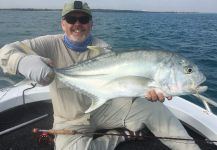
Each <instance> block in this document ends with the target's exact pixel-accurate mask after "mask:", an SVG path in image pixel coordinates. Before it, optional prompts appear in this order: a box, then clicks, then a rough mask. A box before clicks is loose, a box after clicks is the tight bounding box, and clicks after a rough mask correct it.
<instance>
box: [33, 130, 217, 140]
mask: <svg viewBox="0 0 217 150" xmlns="http://www.w3.org/2000/svg"><path fill="white" fill-rule="evenodd" d="M32 132H33V133H35V134H36V133H41V134H50V135H58V134H62V135H75V134H84V135H85V134H86V135H87V134H94V135H114V136H125V137H126V136H127V137H132V138H133V139H135V138H140V139H141V138H144V139H162V140H178V141H195V142H206V143H216V142H217V141H216V140H209V139H205V140H202V139H188V138H176V137H160V136H145V135H126V134H121V133H102V132H79V131H76V130H66V129H63V130H54V129H49V130H43V129H38V128H34V129H33V130H32Z"/></svg>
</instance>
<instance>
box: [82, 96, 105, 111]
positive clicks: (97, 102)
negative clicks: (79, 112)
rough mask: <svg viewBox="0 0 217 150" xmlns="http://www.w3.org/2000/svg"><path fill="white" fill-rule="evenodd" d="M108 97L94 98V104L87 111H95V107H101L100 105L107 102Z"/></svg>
mask: <svg viewBox="0 0 217 150" xmlns="http://www.w3.org/2000/svg"><path fill="white" fill-rule="evenodd" d="M106 101H107V100H106V99H94V100H92V104H91V105H90V107H89V108H88V109H87V110H86V111H85V113H89V112H91V111H94V110H95V109H97V108H99V107H100V106H102V105H103V104H105V103H106Z"/></svg>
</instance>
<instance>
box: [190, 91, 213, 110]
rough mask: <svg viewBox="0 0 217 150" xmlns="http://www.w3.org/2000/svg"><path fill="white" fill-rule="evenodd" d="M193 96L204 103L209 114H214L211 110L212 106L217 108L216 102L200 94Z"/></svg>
mask: <svg viewBox="0 0 217 150" xmlns="http://www.w3.org/2000/svg"><path fill="white" fill-rule="evenodd" d="M193 95H194V96H195V97H196V98H198V99H199V100H201V101H202V103H203V105H204V107H205V109H206V111H207V112H210V113H213V111H212V109H211V108H210V105H213V106H214V107H216V108H217V102H215V101H214V100H212V99H210V98H208V97H205V96H203V95H200V94H193Z"/></svg>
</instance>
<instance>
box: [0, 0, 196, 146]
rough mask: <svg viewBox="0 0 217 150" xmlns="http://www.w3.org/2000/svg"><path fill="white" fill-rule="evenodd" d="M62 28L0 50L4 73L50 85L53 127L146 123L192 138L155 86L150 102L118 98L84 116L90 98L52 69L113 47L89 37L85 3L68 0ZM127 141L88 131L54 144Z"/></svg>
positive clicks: (59, 138) (137, 126)
mask: <svg viewBox="0 0 217 150" xmlns="http://www.w3.org/2000/svg"><path fill="white" fill-rule="evenodd" d="M61 26H62V29H63V31H64V34H59V35H47V36H42V37H38V38H35V39H28V40H24V41H22V42H15V43H11V44H8V45H5V46H4V47H3V48H2V49H1V51H0V65H1V67H2V68H3V70H4V72H7V73H11V74H18V73H20V74H22V75H24V76H25V77H26V78H28V79H31V80H34V81H36V82H38V83H39V84H41V85H48V84H49V87H50V91H51V92H50V94H51V97H52V104H53V109H54V123H53V129H60V130H61V129H67V130H76V131H78V132H94V131H96V130H98V129H114V128H121V127H125V128H127V129H129V130H131V131H138V130H140V129H142V128H143V127H144V126H145V125H146V126H147V127H148V128H149V129H150V130H151V131H152V132H153V133H154V134H155V135H156V136H169V137H180V138H191V137H189V135H188V134H187V132H186V131H185V129H184V128H183V126H182V125H181V123H180V122H179V121H178V120H177V119H176V118H175V117H174V116H173V115H172V113H171V112H170V111H169V110H168V109H167V108H166V107H165V106H164V105H163V104H162V103H161V102H163V101H164V96H163V95H162V94H161V93H158V94H157V93H156V92H155V91H154V90H150V92H149V93H148V95H147V96H146V97H147V99H148V100H149V101H148V100H147V99H142V98H137V99H135V98H118V99H114V100H110V101H108V102H107V103H106V104H104V105H103V106H101V107H100V108H98V109H96V110H94V111H92V112H91V113H88V114H85V113H84V112H85V110H87V109H88V108H89V106H90V103H91V100H90V99H89V98H88V97H86V96H85V95H82V94H80V93H77V92H76V91H73V90H72V89H70V88H68V87H66V86H65V85H63V84H62V83H60V82H59V81H58V79H56V78H55V75H54V72H53V70H52V67H55V68H63V67H67V66H70V65H72V64H75V63H78V62H80V61H83V60H86V59H89V58H92V57H94V56H97V55H99V54H101V53H104V52H105V50H104V49H105V48H106V47H108V46H109V45H108V44H107V43H105V42H104V41H102V40H99V39H96V38H94V37H93V36H92V35H91V33H90V31H91V29H92V13H91V10H90V9H89V7H88V5H87V3H83V2H81V1H68V2H67V3H65V5H64V8H63V10H62V20H61ZM88 45H93V46H97V47H101V49H102V50H88V49H87V46H88ZM31 50H33V51H34V52H33V51H31ZM169 99H171V98H169ZM151 101H157V102H155V103H153V102H151ZM159 101H160V102H159ZM111 132H112V133H114V131H111ZM124 140H125V139H124V137H123V136H115V135H104V136H101V137H98V138H96V139H93V138H92V135H90V134H76V135H57V136H56V137H55V148H56V149H57V150H75V149H76V150H78V149H79V150H87V149H92V150H112V149H114V148H115V147H116V146H117V144H118V143H120V142H122V141H124ZM162 142H163V143H164V144H166V145H167V146H168V147H170V148H171V149H174V150H183V149H188V150H199V147H198V146H197V145H196V144H195V143H192V144H186V143H183V142H179V141H178V142H177V141H175V142H173V141H168V140H162Z"/></svg>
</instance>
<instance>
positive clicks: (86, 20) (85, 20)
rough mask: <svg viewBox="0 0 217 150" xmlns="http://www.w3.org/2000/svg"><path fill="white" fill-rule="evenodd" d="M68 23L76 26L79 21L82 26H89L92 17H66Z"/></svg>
mask: <svg viewBox="0 0 217 150" xmlns="http://www.w3.org/2000/svg"><path fill="white" fill-rule="evenodd" d="M64 19H65V20H66V22H67V23H69V24H75V23H76V22H77V21H79V22H80V23H81V24H87V23H89V22H90V20H91V17H90V16H81V17H75V16H72V15H66V16H65V17H64Z"/></svg>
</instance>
